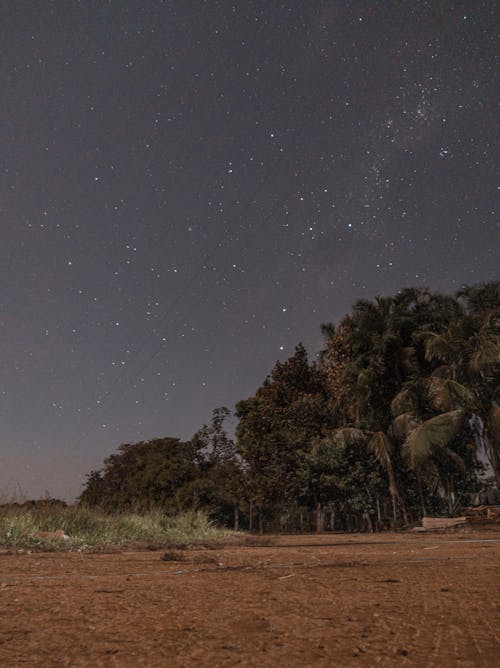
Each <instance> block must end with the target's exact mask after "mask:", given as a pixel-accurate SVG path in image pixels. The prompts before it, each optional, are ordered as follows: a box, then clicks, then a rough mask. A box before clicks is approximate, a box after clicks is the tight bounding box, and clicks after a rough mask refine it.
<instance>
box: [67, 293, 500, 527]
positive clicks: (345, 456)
mask: <svg viewBox="0 0 500 668" xmlns="http://www.w3.org/2000/svg"><path fill="white" fill-rule="evenodd" d="M322 332H323V334H324V338H325V344H324V350H323V351H322V352H321V353H320V354H319V355H318V356H316V359H314V360H313V361H310V360H309V359H308V355H307V351H306V350H305V348H304V346H303V345H302V344H299V345H298V346H297V347H296V349H295V353H294V355H293V356H291V357H290V358H289V359H288V360H286V361H285V362H277V363H276V364H275V366H274V368H273V369H272V370H271V372H270V374H269V375H268V376H267V378H266V379H265V380H264V382H263V384H262V385H261V386H260V387H259V388H258V389H257V391H256V392H255V394H254V395H253V396H251V397H248V398H246V399H243V400H241V401H239V402H238V403H237V404H236V411H235V415H236V417H237V419H238V423H237V426H236V432H235V438H234V439H233V438H230V437H229V436H228V434H227V431H226V429H225V426H224V424H225V421H226V419H227V418H228V417H229V416H230V411H229V410H228V409H227V408H218V409H216V410H214V412H213V416H212V420H211V422H210V424H208V425H205V426H203V427H202V428H201V429H200V430H199V431H198V432H197V433H196V434H195V435H194V436H193V438H192V439H190V440H188V441H181V440H179V439H177V438H171V437H167V438H161V439H154V440H152V441H148V442H139V443H127V444H123V445H121V446H120V447H119V448H118V450H117V452H116V453H114V454H112V455H111V456H110V457H108V458H107V459H106V460H105V462H104V467H103V469H102V470H100V471H92V472H91V473H90V474H89V475H88V477H87V482H86V485H85V488H84V491H83V492H82V494H81V496H80V498H79V500H80V503H83V504H86V505H90V506H97V507H100V508H102V509H103V510H106V511H109V512H118V511H121V510H124V509H131V508H134V509H136V510H145V509H147V508H149V507H152V506H154V507H158V506H159V507H162V508H164V509H165V511H166V512H169V513H177V512H180V511H182V510H185V509H187V508H200V509H204V510H205V511H206V512H208V513H209V514H210V516H211V517H212V518H213V519H214V520H215V521H216V522H218V523H220V524H224V525H229V526H234V527H235V528H246V529H250V530H258V531H261V532H262V531H308V530H313V529H314V530H317V531H323V530H344V531H345V530H368V531H374V530H382V529H384V528H388V527H393V528H396V527H400V526H407V525H409V524H411V523H413V522H416V521H418V520H419V519H420V518H421V517H422V516H423V515H432V514H449V515H454V514H456V513H457V512H460V510H461V508H462V507H463V506H464V505H469V504H471V503H476V504H477V503H498V502H500V499H499V496H498V495H499V492H498V490H499V483H500V480H499V467H498V461H499V455H500V407H499V396H500V392H499V389H500V354H499V351H500V282H492V283H486V284H482V285H478V286H471V287H466V288H464V289H462V290H461V291H459V292H457V293H456V294H454V295H443V294H440V293H437V292H431V291H430V290H428V289H424V288H407V289H404V290H401V291H400V292H398V293H397V294H396V295H394V296H390V297H377V298H375V299H374V300H372V301H369V300H359V301H357V302H356V303H355V304H354V306H353V307H352V311H351V312H350V313H349V314H348V315H346V316H345V317H344V318H343V319H342V320H341V321H340V323H338V325H333V324H327V325H323V327H322Z"/></svg>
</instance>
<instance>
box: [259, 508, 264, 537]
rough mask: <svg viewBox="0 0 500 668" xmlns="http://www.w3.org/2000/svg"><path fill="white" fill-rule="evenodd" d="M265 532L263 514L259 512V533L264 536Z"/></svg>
mask: <svg viewBox="0 0 500 668" xmlns="http://www.w3.org/2000/svg"><path fill="white" fill-rule="evenodd" d="M263 533H264V520H263V519H262V515H261V514H260V513H259V534H260V535H261V536H262V534H263Z"/></svg>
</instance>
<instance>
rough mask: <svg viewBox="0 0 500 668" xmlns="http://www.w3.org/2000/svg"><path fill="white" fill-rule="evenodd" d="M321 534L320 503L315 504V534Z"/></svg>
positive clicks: (321, 514)
mask: <svg viewBox="0 0 500 668" xmlns="http://www.w3.org/2000/svg"><path fill="white" fill-rule="evenodd" d="M322 532H323V513H322V512H321V503H320V502H319V501H318V503H317V504H316V533H322Z"/></svg>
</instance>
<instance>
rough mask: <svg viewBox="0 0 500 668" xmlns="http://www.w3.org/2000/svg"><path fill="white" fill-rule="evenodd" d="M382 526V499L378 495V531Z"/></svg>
mask: <svg viewBox="0 0 500 668" xmlns="http://www.w3.org/2000/svg"><path fill="white" fill-rule="evenodd" d="M381 526H382V515H381V514H380V499H379V498H378V496H377V531H380V527H381Z"/></svg>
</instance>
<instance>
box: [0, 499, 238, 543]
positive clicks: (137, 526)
mask: <svg viewBox="0 0 500 668" xmlns="http://www.w3.org/2000/svg"><path fill="white" fill-rule="evenodd" d="M59 529H62V530H64V532H65V533H66V534H67V535H68V536H69V540H48V539H44V538H40V537H38V536H37V535H36V532H37V531H57V530H59ZM232 534H233V532H231V531H229V530H225V529H219V528H217V527H216V526H214V525H213V523H212V522H210V520H209V519H208V518H207V516H206V515H205V514H204V513H202V512H198V511H191V512H186V513H183V514H181V515H178V516H176V517H168V516H167V515H165V514H164V513H162V512H161V511H159V510H155V511H151V512H148V513H145V514H137V513H123V514H116V515H107V514H104V513H101V512H98V511H95V510H90V509H88V508H82V507H78V506H73V507H68V508H60V507H56V508H53V507H52V508H51V507H40V508H31V509H29V510H26V509H25V508H22V507H13V506H4V507H0V548H3V549H12V550H56V551H70V552H71V551H72V552H75V551H79V552H88V551H90V552H91V551H102V550H110V549H124V548H143V549H144V548H148V549H152V548H158V549H160V548H164V547H189V546H194V545H197V544H203V543H204V542H205V543H209V542H210V543H212V542H214V541H215V542H216V541H219V540H222V539H223V538H226V537H228V536H230V535H232Z"/></svg>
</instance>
